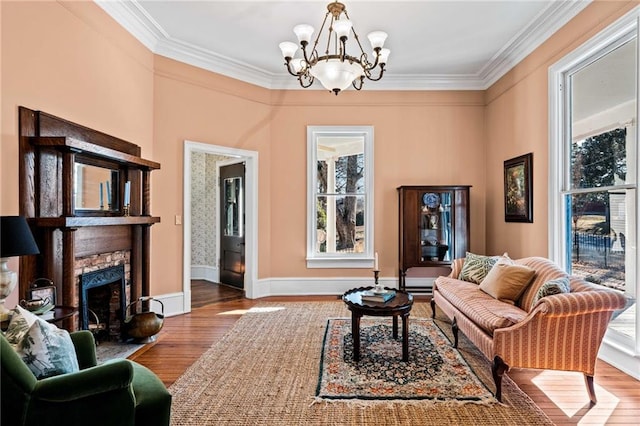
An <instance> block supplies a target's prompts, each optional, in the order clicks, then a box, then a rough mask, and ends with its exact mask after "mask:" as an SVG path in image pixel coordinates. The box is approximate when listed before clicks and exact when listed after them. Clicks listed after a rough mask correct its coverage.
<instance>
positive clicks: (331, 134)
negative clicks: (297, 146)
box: [307, 126, 374, 268]
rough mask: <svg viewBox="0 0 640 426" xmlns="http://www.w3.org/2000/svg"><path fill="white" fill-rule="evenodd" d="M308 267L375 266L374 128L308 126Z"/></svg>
mask: <svg viewBox="0 0 640 426" xmlns="http://www.w3.org/2000/svg"><path fill="white" fill-rule="evenodd" d="M307 212H308V215H307V267H309V268H370V267H372V266H373V257H374V256H373V252H374V250H373V127H371V126H308V127H307Z"/></svg>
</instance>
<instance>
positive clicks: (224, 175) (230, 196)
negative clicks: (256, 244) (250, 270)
mask: <svg viewBox="0 0 640 426" xmlns="http://www.w3.org/2000/svg"><path fill="white" fill-rule="evenodd" d="M219 170H220V174H219V176H220V179H219V184H218V185H219V191H218V193H219V194H220V197H219V204H220V215H219V223H220V231H221V232H220V262H219V265H220V282H221V283H222V284H226V285H230V286H232V287H235V288H239V289H243V288H244V268H245V253H244V246H245V242H244V233H245V222H244V221H245V212H244V210H245V207H244V204H245V200H244V192H245V188H244V181H245V164H244V162H242V163H237V164H231V165H228V166H222V167H220V169H219Z"/></svg>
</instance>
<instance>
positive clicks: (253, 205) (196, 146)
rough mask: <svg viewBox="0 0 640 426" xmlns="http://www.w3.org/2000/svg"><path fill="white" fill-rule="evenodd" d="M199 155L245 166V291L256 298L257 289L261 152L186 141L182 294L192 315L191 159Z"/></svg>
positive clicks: (252, 297)
mask: <svg viewBox="0 0 640 426" xmlns="http://www.w3.org/2000/svg"><path fill="white" fill-rule="evenodd" d="M196 152H198V153H205V154H212V155H224V156H228V157H235V158H237V159H238V161H244V162H245V164H246V169H245V218H246V219H245V275H244V290H245V297H247V298H249V299H254V298H256V297H257V296H256V294H257V292H256V288H255V286H256V284H257V281H258V214H257V213H258V152H257V151H248V150H244V149H238V148H229V147H225V146H219V145H210V144H207V143H202V142H196V141H190V140H185V141H184V161H183V207H182V209H183V221H182V228H183V229H182V232H183V233H182V257H183V262H182V263H183V264H182V281H183V282H182V293H183V311H184V312H185V313H187V312H191V178H192V174H191V157H192V153H196ZM216 244H218V242H216ZM218 245H219V244H218Z"/></svg>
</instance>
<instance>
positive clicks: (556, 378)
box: [531, 370, 620, 425]
mask: <svg viewBox="0 0 640 426" xmlns="http://www.w3.org/2000/svg"><path fill="white" fill-rule="evenodd" d="M569 374H571V375H572V376H573V375H574V373H568V372H566V371H550V370H545V371H542V372H540V374H538V375H537V376H536V377H534V378H533V379H531V382H532V383H533V384H535V385H536V386H537V387H538V388H539V389H540V390H541V391H542V392H543V393H544V394H545V395H546V396H547V397H548V398H549V400H550V401H552V402H553V403H554V404H555V405H556V406H557V407H558V408H559V409H560V410H562V412H563V413H564V414H566V416H567V417H568V418H574V417H576V420H577V419H579V420H578V423H577V424H579V425H580V424H604V423H606V420H607V419H608V418H609V417H611V415H612V414H613V412H614V411H615V409H616V407H617V406H618V404H619V403H620V399H619V398H617V397H616V396H615V395H613V394H612V393H611V392H609V391H607V390H606V389H604V388H602V387H601V386H599V385H597V384H596V385H595V389H596V398H598V403H597V404H596V405H595V406H594V407H591V408H589V396H588V395H587V389H586V386H585V384H584V376H583V375H582V373H575V378H573V377H571V378H569V377H568V375H569ZM603 420H604V421H603Z"/></svg>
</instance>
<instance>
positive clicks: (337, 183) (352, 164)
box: [316, 153, 365, 194]
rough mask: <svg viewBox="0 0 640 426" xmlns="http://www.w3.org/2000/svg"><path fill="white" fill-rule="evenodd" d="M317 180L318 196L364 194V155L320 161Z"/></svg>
mask: <svg viewBox="0 0 640 426" xmlns="http://www.w3.org/2000/svg"><path fill="white" fill-rule="evenodd" d="M332 178H333V179H332ZM317 180H318V182H317V183H318V185H317V189H316V190H317V191H318V194H362V193H364V184H365V181H364V153H359V154H355V155H346V156H341V157H331V158H327V159H325V160H319V161H318V175H317Z"/></svg>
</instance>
